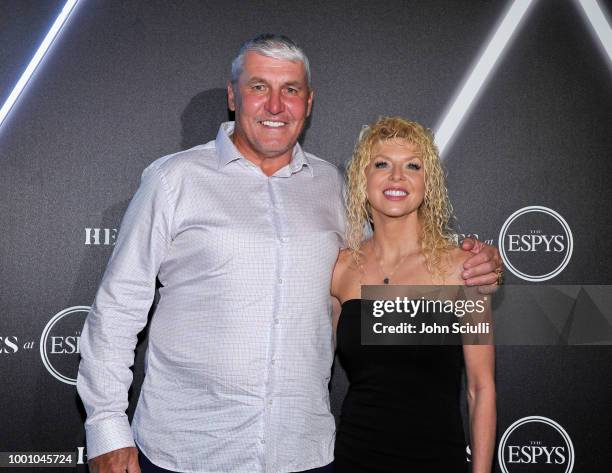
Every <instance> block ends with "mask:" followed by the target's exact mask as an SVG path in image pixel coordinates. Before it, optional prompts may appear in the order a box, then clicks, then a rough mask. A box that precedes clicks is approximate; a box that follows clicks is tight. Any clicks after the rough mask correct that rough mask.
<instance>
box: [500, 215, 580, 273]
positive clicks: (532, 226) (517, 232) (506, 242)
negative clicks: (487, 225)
mask: <svg viewBox="0 0 612 473" xmlns="http://www.w3.org/2000/svg"><path fill="white" fill-rule="evenodd" d="M573 249H574V238H573V236H572V231H571V230H570V227H569V225H568V224H567V222H566V221H565V219H564V218H563V217H562V216H561V215H559V214H558V213H557V212H555V211H554V210H552V209H549V208H547V207H542V206H539V205H532V206H530V207H524V208H522V209H519V210H517V211H516V212H514V213H513V214H512V215H510V217H508V219H507V220H506V222H505V223H504V225H503V226H502V228H501V231H500V232H499V251H500V253H501V256H502V258H503V260H504V264H505V266H506V268H508V270H509V271H510V272H511V273H512V274H514V275H515V276H518V277H519V278H521V279H524V280H526V281H532V282H539V281H547V280H548V279H552V278H554V277H555V276H557V275H558V274H559V273H560V272H561V271H563V270H564V269H565V267H566V266H567V264H568V263H569V261H570V259H571V257H572V251H573Z"/></svg>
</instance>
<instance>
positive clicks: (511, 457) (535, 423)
mask: <svg viewBox="0 0 612 473" xmlns="http://www.w3.org/2000/svg"><path fill="white" fill-rule="evenodd" d="M497 459H498V461H499V466H500V468H501V471H502V472H503V473H522V472H525V473H535V472H550V473H553V472H555V473H556V472H559V473H570V472H571V471H572V469H573V468H574V445H573V444H572V440H571V439H570V436H569V435H568V434H567V432H566V431H565V429H564V428H563V427H561V426H560V425H559V424H558V423H557V422H555V421H554V420H551V419H549V418H548V417H542V416H530V417H523V418H522V419H519V420H517V421H516V422H514V423H513V424H512V425H511V426H510V427H508V428H507V429H506V431H505V432H504V435H503V436H502V438H501V440H500V441H499V449H498V450H497Z"/></svg>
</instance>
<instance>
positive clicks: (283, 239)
mask: <svg viewBox="0 0 612 473" xmlns="http://www.w3.org/2000/svg"><path fill="white" fill-rule="evenodd" d="M281 241H282V242H283V243H287V242H288V241H289V238H287V237H281Z"/></svg>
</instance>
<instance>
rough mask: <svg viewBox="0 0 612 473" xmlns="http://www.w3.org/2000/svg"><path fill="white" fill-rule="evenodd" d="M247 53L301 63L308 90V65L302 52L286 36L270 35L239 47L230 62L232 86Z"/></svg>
mask: <svg viewBox="0 0 612 473" xmlns="http://www.w3.org/2000/svg"><path fill="white" fill-rule="evenodd" d="M249 51H253V52H256V53H257V54H261V55H263V56H267V57H271V58H274V59H283V60H285V61H293V62H301V63H303V64H304V70H305V71H306V79H307V82H308V88H310V64H309V62H308V58H307V57H306V54H304V51H302V49H301V48H299V47H298V45H297V44H295V43H294V42H293V41H292V40H291V39H290V38H288V37H287V36H284V35H280V34H272V33H264V34H260V35H259V36H256V37H255V38H253V39H249V40H248V41H246V42H245V43H244V44H243V45H242V46H241V47H240V50H239V51H238V55H237V56H236V58H235V59H234V60H233V61H232V84H236V83H237V82H238V78H239V77H240V74H241V73H242V71H243V69H244V56H245V54H246V53H247V52H249Z"/></svg>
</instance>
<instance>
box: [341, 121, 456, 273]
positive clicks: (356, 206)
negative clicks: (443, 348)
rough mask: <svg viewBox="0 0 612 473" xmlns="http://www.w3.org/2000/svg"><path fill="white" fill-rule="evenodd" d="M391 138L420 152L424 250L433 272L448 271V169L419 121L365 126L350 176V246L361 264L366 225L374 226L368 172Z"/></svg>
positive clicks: (348, 191)
mask: <svg viewBox="0 0 612 473" xmlns="http://www.w3.org/2000/svg"><path fill="white" fill-rule="evenodd" d="M391 139H404V140H406V141H407V142H409V143H411V144H413V145H415V146H416V147H417V149H418V150H419V158H421V160H422V161H423V168H424V173H425V197H424V199H423V203H422V204H421V206H420V207H419V210H418V213H419V218H420V221H421V235H420V240H421V249H422V251H423V255H424V256H425V261H426V264H427V268H428V269H429V271H430V272H432V273H435V274H441V273H443V272H444V265H443V261H442V257H443V254H444V253H445V250H447V249H449V248H450V247H451V246H453V244H452V233H451V231H450V229H449V221H450V219H451V217H452V212H453V210H452V206H451V204H450V201H449V199H448V191H447V189H446V180H445V177H444V170H443V169H442V163H441V161H440V158H439V156H438V150H437V148H436V145H435V144H434V139H433V136H432V134H431V133H430V132H429V131H428V130H427V129H425V128H424V127H423V126H421V125H420V124H418V123H417V122H414V121H411V120H406V119H404V118H401V117H381V118H379V119H378V120H377V121H376V122H375V123H373V124H372V125H370V126H368V127H365V128H364V129H363V130H362V131H361V133H360V135H359V139H358V140H357V144H356V145H355V151H354V152H353V157H352V159H351V160H350V162H349V163H348V165H347V173H346V178H347V186H346V193H347V195H346V201H347V220H348V222H347V244H348V247H349V248H350V250H351V251H352V252H353V256H354V257H355V259H356V260H357V261H359V253H360V247H361V243H362V241H363V239H364V226H365V223H366V222H369V223H370V224H372V214H371V210H370V204H369V202H368V199H367V194H366V174H365V171H366V168H367V166H368V164H370V158H371V154H372V148H373V147H374V145H376V143H378V142H379V141H384V140H391Z"/></svg>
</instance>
